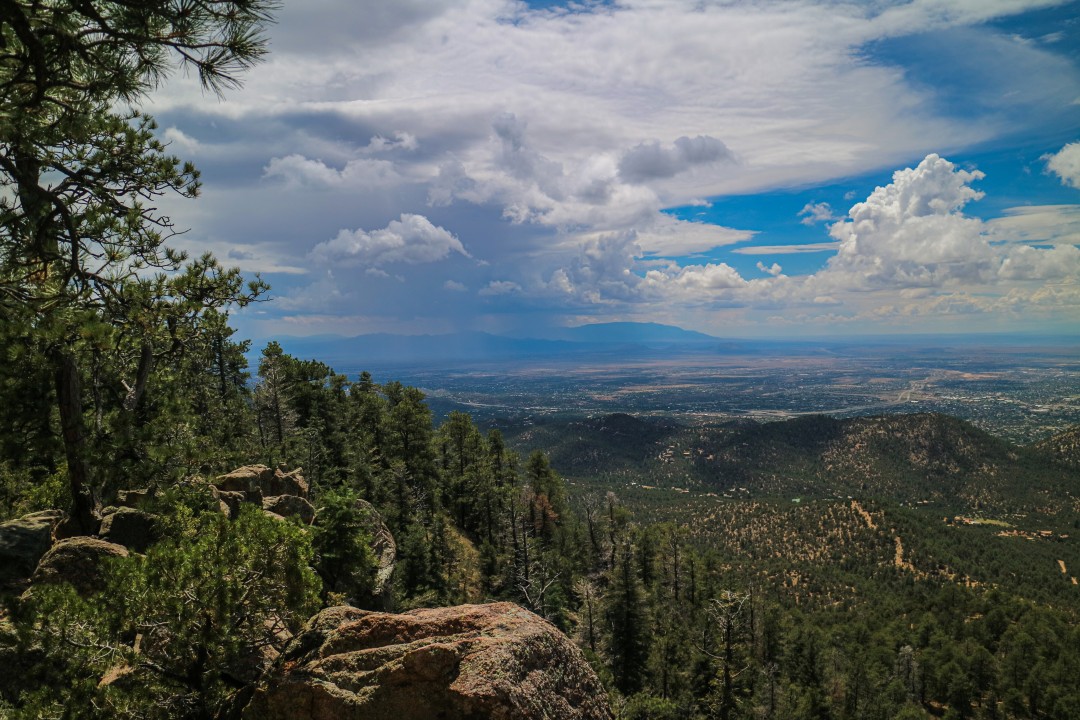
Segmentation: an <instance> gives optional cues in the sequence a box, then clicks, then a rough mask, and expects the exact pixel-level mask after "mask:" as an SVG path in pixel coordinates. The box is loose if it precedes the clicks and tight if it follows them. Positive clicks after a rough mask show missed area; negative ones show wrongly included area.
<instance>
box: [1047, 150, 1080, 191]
mask: <svg viewBox="0 0 1080 720" xmlns="http://www.w3.org/2000/svg"><path fill="white" fill-rule="evenodd" d="M1045 159H1046V169H1047V170H1049V171H1050V172H1052V173H1054V174H1055V175H1057V176H1058V177H1059V178H1061V184H1062V185H1068V186H1070V187H1074V188H1076V189H1078V190H1080V142H1074V143H1069V144H1068V145H1066V146H1065V147H1063V148H1061V150H1059V151H1058V152H1056V153H1054V154H1053V155H1048V156H1046V158H1045Z"/></svg>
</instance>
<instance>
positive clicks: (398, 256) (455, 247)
mask: <svg viewBox="0 0 1080 720" xmlns="http://www.w3.org/2000/svg"><path fill="white" fill-rule="evenodd" d="M450 253H457V254H458V255H462V256H464V257H470V255H469V253H468V252H467V251H466V250H465V247H464V246H463V245H462V244H461V241H460V240H458V239H457V238H456V237H455V236H454V235H453V234H452V233H451V232H450V231H449V230H446V229H445V228H442V227H438V226H436V225H432V224H431V221H430V220H428V219H427V218H426V217H424V216H423V215H412V214H409V213H404V214H402V216H401V219H400V220H394V221H392V222H390V224H389V225H387V226H386V227H385V228H382V229H379V230H373V231H370V232H369V231H366V230H342V231H340V232H339V233H338V234H337V236H336V237H335V238H334V239H333V240H328V241H326V242H323V243H319V244H318V245H316V246H315V249H314V250H312V251H311V256H312V258H313V259H314V260H315V261H316V262H319V263H320V264H326V265H330V264H337V263H343V264H349V265H365V266H370V267H375V268H378V267H379V266H381V265H386V264H393V263H402V264H407V265H416V264H419V263H432V262H436V261H439V260H443V259H445V258H446V257H447V256H449V255H450Z"/></svg>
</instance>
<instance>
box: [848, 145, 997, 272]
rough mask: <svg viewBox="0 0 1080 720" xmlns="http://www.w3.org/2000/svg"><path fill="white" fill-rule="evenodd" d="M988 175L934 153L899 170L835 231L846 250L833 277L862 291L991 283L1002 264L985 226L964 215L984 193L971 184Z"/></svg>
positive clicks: (856, 207) (859, 205) (855, 209)
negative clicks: (956, 282) (957, 281)
mask: <svg viewBox="0 0 1080 720" xmlns="http://www.w3.org/2000/svg"><path fill="white" fill-rule="evenodd" d="M982 177H983V174H982V173H981V172H979V171H977V170H976V171H971V172H968V171H966V170H960V169H957V168H956V167H955V166H954V165H953V164H952V163H950V162H949V161H948V160H945V159H944V158H941V157H939V156H937V155H934V154H931V155H928V156H926V158H925V159H924V160H923V161H922V162H921V163H919V165H918V166H917V167H915V168H907V169H905V170H898V171H896V172H895V173H893V181H892V183H890V184H889V185H886V186H885V187H879V188H877V189H875V190H874V192H873V193H871V194H870V196H869V197H868V198H867V199H866V200H865V201H863V202H861V203H857V204H855V205H854V206H853V207H852V208H851V210H850V211H848V219H847V220H842V221H840V222H837V223H835V224H833V225H832V226H831V227H830V228H829V234H830V235H832V236H833V237H834V238H836V239H837V240H839V241H840V247H839V249H838V252H837V254H836V256H835V257H834V258H832V259H831V260H830V261H829V265H828V268H827V272H829V273H831V274H834V275H843V276H844V281H845V282H846V283H847V284H848V286H849V287H851V288H856V289H858V288H862V289H868V288H875V287H909V286H916V287H917V286H923V285H931V286H937V285H941V284H943V283H945V282H948V281H950V280H955V279H964V280H968V281H978V280H985V279H987V276H988V273H992V272H993V271H994V269H995V263H994V262H993V261H994V253H993V251H992V249H991V248H990V245H989V243H988V241H987V238H986V237H985V227H984V225H983V223H982V222H981V221H980V220H978V219H976V218H970V217H967V216H965V215H964V214H963V213H962V212H960V210H961V209H962V208H963V207H964V205H966V204H967V203H968V202H970V201H972V200H978V199H980V198H981V197H982V196H983V194H982V193H981V192H980V191H978V190H975V189H974V188H972V187H971V185H970V184H969V183H971V182H972V181H976V180H980V179H981V178H982Z"/></svg>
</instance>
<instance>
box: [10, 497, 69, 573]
mask: <svg viewBox="0 0 1080 720" xmlns="http://www.w3.org/2000/svg"><path fill="white" fill-rule="evenodd" d="M63 519H64V513H62V512H60V511H59V510H46V511H44V512H38V513H33V514H30V515H26V516H24V517H21V518H18V519H17V520H8V521H7V522H4V523H0V592H3V591H5V590H6V591H11V592H20V591H21V590H22V589H23V588H24V587H25V585H26V583H27V582H28V581H29V579H30V576H31V575H33V574H34V570H35V569H36V568H37V566H38V562H39V561H40V560H41V558H42V557H43V556H44V555H45V553H46V552H48V550H49V547H50V546H52V543H53V529H54V528H55V527H56V526H57V524H59V523H60V521H62V520H63Z"/></svg>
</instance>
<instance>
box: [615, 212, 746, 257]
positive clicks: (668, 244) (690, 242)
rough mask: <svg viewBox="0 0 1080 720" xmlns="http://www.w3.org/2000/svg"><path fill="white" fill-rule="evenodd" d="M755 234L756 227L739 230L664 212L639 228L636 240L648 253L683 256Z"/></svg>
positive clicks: (663, 255) (743, 239)
mask: <svg viewBox="0 0 1080 720" xmlns="http://www.w3.org/2000/svg"><path fill="white" fill-rule="evenodd" d="M754 235H755V233H754V231H752V230H736V229H734V228H728V227H724V226H722V225H713V224H711V223H701V222H688V221H686V220H679V219H677V218H673V217H671V216H670V215H660V216H658V217H657V218H656V221H655V222H653V223H652V224H651V226H649V227H647V228H643V229H641V230H639V231H638V232H637V237H636V239H637V243H638V245H639V246H641V249H642V251H643V252H645V253H646V254H649V255H658V256H661V257H680V256H684V255H694V254H696V253H703V252H707V251H709V250H712V249H714V248H718V247H721V246H723V245H732V244H734V243H740V242H745V241H747V240H749V239H751V238H752V237H754Z"/></svg>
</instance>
